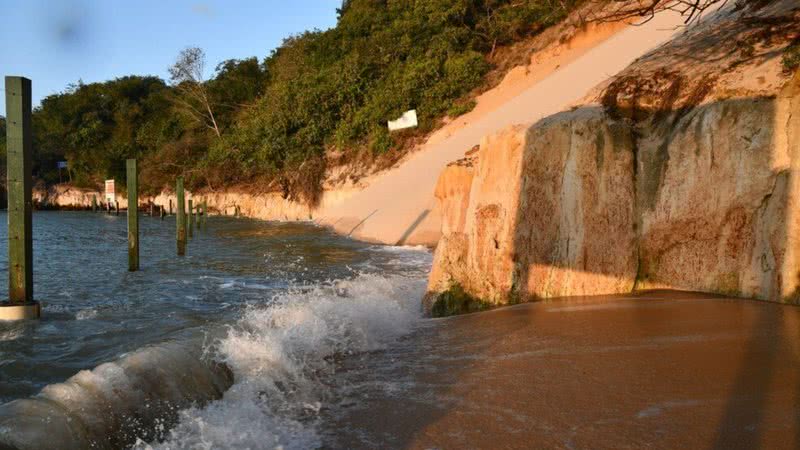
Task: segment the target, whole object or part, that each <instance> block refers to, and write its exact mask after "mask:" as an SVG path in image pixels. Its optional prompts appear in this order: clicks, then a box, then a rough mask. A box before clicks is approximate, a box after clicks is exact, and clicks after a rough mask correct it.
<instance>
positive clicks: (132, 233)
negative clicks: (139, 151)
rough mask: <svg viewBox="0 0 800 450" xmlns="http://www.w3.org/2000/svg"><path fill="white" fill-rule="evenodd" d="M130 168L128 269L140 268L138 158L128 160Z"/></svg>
mask: <svg viewBox="0 0 800 450" xmlns="http://www.w3.org/2000/svg"><path fill="white" fill-rule="evenodd" d="M127 169H128V173H127V176H128V270H129V271H131V272H136V271H137V270H139V192H138V189H139V182H138V173H137V171H136V160H135V159H129V160H128V161H127Z"/></svg>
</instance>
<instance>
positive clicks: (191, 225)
mask: <svg viewBox="0 0 800 450" xmlns="http://www.w3.org/2000/svg"><path fill="white" fill-rule="evenodd" d="M192 206H193V205H192V199H189V238H190V239H191V237H192V234H193V233H194V208H193V207H192Z"/></svg>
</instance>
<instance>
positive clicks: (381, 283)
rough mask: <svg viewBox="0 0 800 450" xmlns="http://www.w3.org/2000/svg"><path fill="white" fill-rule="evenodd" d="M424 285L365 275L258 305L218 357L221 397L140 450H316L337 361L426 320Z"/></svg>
mask: <svg viewBox="0 0 800 450" xmlns="http://www.w3.org/2000/svg"><path fill="white" fill-rule="evenodd" d="M424 289H425V280H424V278H423V277H418V276H410V277H409V276H400V275H395V276H381V275H375V274H359V275H357V276H355V277H354V278H352V279H347V280H339V281H333V282H329V283H324V284H322V285H317V286H304V287H296V288H293V289H290V290H289V291H287V292H285V293H282V294H279V295H277V296H276V297H275V298H274V299H273V300H272V302H270V304H269V305H268V306H260V307H249V308H247V309H246V310H245V311H244V313H243V315H242V317H241V319H240V320H239V321H238V322H237V323H236V324H235V325H234V326H232V327H230V329H229V330H228V331H227V333H226V335H225V336H224V337H222V338H221V339H219V340H218V341H217V342H216V343H215V344H214V345H213V347H212V349H211V351H212V352H213V354H214V355H215V357H216V358H217V359H219V360H220V361H222V362H224V363H225V364H226V365H227V366H228V367H229V368H230V369H231V370H232V372H233V374H234V379H235V382H234V384H233V386H232V387H231V388H230V389H229V390H228V391H227V392H226V393H225V394H224V396H223V397H222V399H220V400H217V401H214V402H212V403H210V404H209V405H207V406H205V407H193V408H188V409H185V410H183V411H181V412H180V414H179V421H178V424H177V426H175V427H174V428H173V429H172V430H171V431H169V433H168V434H167V436H166V439H164V440H163V441H162V442H151V443H146V442H144V440H140V441H139V442H138V444H137V447H139V448H148V449H149V448H165V449H166V448H169V449H172V448H272V447H283V448H309V447H315V446H318V445H319V444H320V443H321V442H320V438H319V436H318V434H317V420H318V419H317V414H318V413H319V411H320V410H321V409H322V408H325V407H326V405H327V404H329V402H330V399H329V398H328V397H329V389H328V388H327V387H326V383H330V382H333V380H332V377H331V375H332V374H333V371H334V369H335V364H334V363H335V360H336V358H339V357H342V356H346V355H348V354H352V353H358V352H367V351H371V350H376V349H380V348H383V347H384V346H386V345H387V344H389V343H391V342H392V341H393V340H395V339H397V338H398V337H400V336H402V335H403V334H405V333H407V332H409V331H410V330H411V329H412V327H413V326H414V324H415V323H416V321H417V320H418V318H419V316H420V312H419V310H420V307H419V301H420V298H421V297H422V295H423V293H424Z"/></svg>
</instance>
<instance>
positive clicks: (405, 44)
mask: <svg viewBox="0 0 800 450" xmlns="http://www.w3.org/2000/svg"><path fill="white" fill-rule="evenodd" d="M582 2H583V0H537V1H524V2H519V1H513V0H422V1H419V0H417V1H410V0H389V1H386V0H345V1H344V2H343V4H342V6H341V8H340V9H339V10H338V14H339V16H338V22H337V25H336V27H334V28H332V29H329V30H325V31H320V30H314V31H307V32H304V33H301V34H299V35H296V36H292V37H289V38H287V39H286V40H285V41H284V42H283V44H282V45H281V46H280V47H279V48H278V49H276V50H274V51H273V52H272V53H271V54H270V55H269V56H267V57H266V58H264V59H263V60H259V59H257V58H255V57H254V58H249V59H243V60H229V61H224V62H222V63H221V64H219V65H218V66H217V67H216V69H215V70H214V72H213V75H212V76H211V77H209V78H207V79H206V77H204V75H206V73H205V70H204V63H205V60H204V54H203V52H202V50H200V49H196V48H190V49H186V50H185V51H184V52H182V53H181V55H180V56H179V58H178V60H177V61H176V64H175V65H174V66H173V67H172V68H170V75H171V79H170V81H169V83H167V82H165V81H164V80H161V79H159V78H156V77H148V76H127V77H122V78H119V79H116V80H112V81H108V82H103V83H91V84H85V83H83V82H80V81H79V82H78V83H77V84H74V85H71V86H69V87H68V88H67V89H66V90H65V91H64V92H61V93H58V94H54V95H50V96H48V97H46V98H45V99H44V100H43V101H42V104H41V106H40V107H38V108H36V110H35V111H34V134H35V145H34V147H35V162H34V173H35V175H36V176H37V177H38V178H39V179H41V180H43V181H44V182H46V183H54V182H57V181H58V171H57V166H56V163H57V161H60V160H67V161H68V163H69V174H68V175H69V178H70V179H71V181H72V182H73V183H74V184H76V185H78V186H83V187H99V186H100V183H101V182H102V180H103V179H105V178H123V177H124V161H125V159H126V158H131V157H137V158H139V159H140V166H141V170H142V174H141V180H140V182H141V185H142V189H143V190H144V191H145V193H147V192H156V191H159V190H161V189H162V188H164V187H167V186H171V185H172V184H173V182H174V178H175V176H176V175H179V174H182V175H184V176H185V177H186V183H187V185H188V187H189V188H191V189H198V188H210V189H217V188H220V187H226V186H234V185H239V186H243V185H246V184H253V183H254V182H257V184H258V185H259V186H261V187H262V188H263V189H271V190H276V191H281V192H283V194H284V195H285V196H286V197H290V198H296V199H302V200H305V201H311V202H313V200H314V198H315V196H316V192H318V188H319V184H320V180H321V178H322V177H323V174H324V173H325V164H326V161H327V160H328V158H326V155H330V154H337V155H340V156H341V157H340V160H342V161H348V160H350V161H352V160H358V161H365V162H370V161H374V160H375V159H376V158H381V155H385V154H391V155H397V154H398V153H399V152H400V151H401V150H403V149H404V148H406V147H407V146H406V143H407V142H409V141H410V140H413V139H414V138H418V137H419V136H421V135H423V134H424V133H427V132H428V131H430V130H431V129H433V128H434V127H435V126H436V124H437V123H438V122H439V119H441V118H442V117H444V115H446V114H448V113H449V114H461V113H463V112H466V111H468V110H469V109H470V108H471V106H472V104H471V103H469V101H468V99H467V98H466V97H465V95H466V94H467V93H468V92H470V91H471V90H472V89H474V88H476V87H477V86H479V85H480V84H481V83H482V82H483V77H484V75H485V74H486V73H487V71H488V70H489V69H490V67H491V65H492V60H491V56H492V55H493V54H494V53H495V52H496V50H497V48H498V47H500V46H504V45H507V44H510V43H513V42H515V41H517V40H520V39H522V38H524V37H526V36H530V35H533V34H535V33H537V32H539V31H541V30H542V29H544V28H545V27H547V26H550V25H552V24H555V23H557V22H558V21H560V20H562V19H563V18H564V17H565V16H566V14H568V13H569V12H570V10H572V9H574V8H575V7H576V6H577V5H578V4H580V3H582ZM411 108H415V109H416V110H417V113H418V117H419V122H420V126H419V128H418V129H416V130H413V131H405V132H400V133H396V134H391V135H390V134H389V133H388V131H387V130H386V121H387V120H390V119H393V118H395V117H397V116H399V115H400V114H401V113H402V112H403V111H405V110H407V109H411Z"/></svg>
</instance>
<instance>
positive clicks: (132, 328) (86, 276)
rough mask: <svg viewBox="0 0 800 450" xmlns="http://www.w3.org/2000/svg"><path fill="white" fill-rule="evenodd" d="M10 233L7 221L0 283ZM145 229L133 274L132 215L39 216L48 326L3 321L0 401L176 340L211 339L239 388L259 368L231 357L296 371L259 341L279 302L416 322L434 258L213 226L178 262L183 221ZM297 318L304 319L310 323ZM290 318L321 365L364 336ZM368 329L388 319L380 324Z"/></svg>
mask: <svg viewBox="0 0 800 450" xmlns="http://www.w3.org/2000/svg"><path fill="white" fill-rule="evenodd" d="M6 223H7V220H6V217H5V213H2V215H0V269H2V271H3V273H7V264H8V263H7V247H6V246H7V228H6ZM140 230H141V244H140V245H141V257H140V258H141V270H140V271H139V272H135V273H129V272H128V271H127V253H126V252H127V246H126V239H127V235H126V218H125V215H124V214H122V215H120V216H115V215H107V214H105V213H90V212H35V213H34V215H33V233H34V296H35V298H36V299H37V300H39V301H40V302H41V303H42V305H43V311H42V319H41V320H39V321H31V322H25V323H0V400H2V401H8V400H11V399H15V398H21V397H27V396H30V395H32V394H35V393H37V392H39V391H40V390H41V389H42V388H43V387H44V386H46V385H48V384H52V383H58V382H63V381H64V380H66V379H67V378H69V377H70V376H72V375H75V374H76V373H77V372H79V371H80V370H85V369H92V368H93V367H95V366H97V365H98V364H101V363H103V362H108V361H113V360H115V359H117V358H119V357H121V356H123V355H125V354H127V353H129V352H133V351H135V350H136V349H139V348H141V347H143V346H147V345H158V344H161V343H164V342H169V341H179V340H180V341H182V340H205V344H204V345H205V346H206V347H207V348H208V349H209V351H211V352H213V353H214V355H215V356H216V357H218V358H220V359H223V360H229V361H228V362H229V364H231V363H232V365H233V366H234V367H233V369H234V376H236V377H237V382H238V381H240V380H242V379H245V378H246V376H245V375H243V374H244V372H243V371H246V370H249V369H246V368H244V367H243V366H242V365H243V364H244V365H246V363H245V362H241V361H238V362H237V361H235V359H236V357H235V355H240V356H241V357H243V358H249V361H251V362H252V361H255V360H256V359H258V358H259V356H258V354H259V352H261V353H263V352H273V355H278V356H277V357H279V358H283V359H284V360H286V361H292V358H294V357H296V356H297V355H293V354H290V353H280V352H281V351H283V349H281V348H278V346H280V345H283V344H281V341H280V339H278V338H277V337H275V338H274V339H273V341H274V342H272V341H270V342H268V341H266V340H264V339H265V338H264V336H259V335H258V333H261V334H262V335H263V334H265V333H266V334H269V333H271V330H273V329H280V324H276V323H275V318H274V317H271V318H265V317H264V316H265V314H267V315H268V313H266V312H265V311H269V310H270V305H276V304H280V305H283V306H281V307H280V308H279V309H281V310H283V311H286V310H287V309H290V307H291V305H292V304H294V303H304V304H309V302H310V301H316V302H317V304H316V306H314V307H313V308H317V309H318V310H320V311H322V310H323V309H324V308H328V307H329V308H331V309H336V308H338V307H337V306H334V304H336V303H337V302H340V301H348V299H349V298H350V297H352V296H353V295H356V294H357V295H358V296H359V298H353V299H352V301H354V302H362V303H363V302H367V303H369V302H370V301H372V302H374V303H376V304H380V303H381V302H382V301H383V300H384V298H383V297H381V296H391V295H400V296H405V295H408V299H406V298H402V299H400V298H398V299H394V300H393V301H395V300H396V301H399V302H409V304H408V305H407V307H408V308H409V309H408V310H407V311H406V310H405V309H404V311H405V312H404V313H403V314H408V315H409V317H412V316H413V317H416V316H418V313H417V309H418V308H417V306H418V304H419V303H418V301H419V298H418V295H419V294H420V292H421V287H422V286H423V285H424V278H425V274H426V271H427V268H428V267H429V264H430V254H429V252H428V251H426V250H422V249H408V250H407V249H398V248H392V247H379V246H373V245H369V244H364V243H359V242H356V241H353V240H350V239H347V238H343V237H340V236H337V235H334V234H332V233H330V232H329V231H327V230H325V229H322V228H319V227H316V226H313V225H310V224H303V223H289V224H277V223H267V222H260V221H253V220H247V219H233V218H226V217H210V218H209V220H208V225H207V228H206V229H204V230H195V233H194V238H193V239H192V240H191V241H190V242H189V244H188V247H187V255H186V256H185V257H178V256H176V252H175V222H174V217H167V218H166V219H165V220H160V219H158V218H151V217H147V216H143V217H141V218H140ZM7 289H8V287H7V283H5V282H3V283H0V297H2V298H5V297H7ZM370 295H371V296H372V297H371V300H369V299H368V300H365V298H367V297H370ZM348 296H349V297H348ZM412 296H417V298H413V299H412V298H411V297H412ZM341 299H344V300H341ZM325 302H328V303H331V305H327V306H325V305H322V304H323V303H325ZM412 303H414V304H415V305H416V306H412ZM320 305H322V306H320ZM404 305H405V303H404ZM313 308H312V309H313ZM403 308H406V306H404V307H403ZM301 309H302V308H299V309H298V311H299V312H298V311H295V314H299V315H302V314H304V313H303V312H302V311H300V310H301ZM379 309H380V308H379ZM374 312H375V314H377V315H378V316H380V315H381V314H383V313H384V312H383V311H374ZM330 314H333V313H332V312H330ZM390 316H391V314H390ZM306 319H307V320H309V323H307V324H306V325H303V323H304V322H303V320H306ZM293 320H294V321H295V322H294V326H292V327H289V328H292V329H293V330H294V331H291V332H290V333H296V334H297V336H295V337H296V338H297V339H307V337H308V336H307V333H312V332H316V333H317V335H315V337H314V339H317V341H314V342H313V345H316V346H317V348H306V349H305V350H303V351H306V352H308V353H309V354H310V353H311V352H316V351H317V350H319V351H320V352H321V353H319V355H320V356H319V357H320V358H322V357H325V356H328V355H326V354H323V353H325V352H328V353H330V351H339V350H342V349H340V348H331V349H323V348H319V346H320V345H323V344H325V343H326V342H327V343H330V342H331V340H332V339H334V338H332V337H331V336H334V337H335V336H338V335H336V333H340V334H341V336H338V337H335V338H336V339H341V341H342V342H343V343H344V342H345V341H346V343H344V344H343V345H349V342H350V341H352V340H354V339H355V340H358V339H360V338H354V337H353V336H351V335H350V333H352V332H353V331H352V330H349V329H348V330H346V329H345V328H347V326H348V324H346V323H345V322H346V320H345V321H342V320H340V321H339V322H337V323H336V324H333V325H332V326H339V327H342V329H341V330H339V331H337V330H326V329H321V328H320V327H319V326H317V325H319V324H315V323H314V320H312V319H311V318H308V317H306V318H303V317H299V316H298V317H294V318H293ZM318 320H322V321H324V320H326V318H320V319H318ZM364 320H366V321H372V320H375V321H376V323H380V317H376V318H368V317H365V318H364ZM259 321H266V322H259ZM303 326H305V328H303ZM315 326H317V327H316V328H315ZM369 326H370V325H364V326H363V327H369ZM254 327H255V328H254ZM259 327H261V328H259ZM287 327H288V325H287ZM363 327H362V328H363ZM357 328H358V327H357ZM287 329H288V328H286V327H284V329H283V332H289V331H286V330H287ZM254 330H255V331H254ZM356 332H357V333H362V334H364V333H365V332H364V330H363V329H361V331H356ZM304 333H305V334H304ZM381 333H382V331H381ZM362 337H364V338H366V335H364V336H362ZM309 339H310V338H309ZM376 339H377V338H376ZM284 344H285V343H284ZM292 345H294V344H292ZM298 345H299V344H298ZM309 345H312V343H310V342H309ZM334 347H335V345H334ZM328 350H330V351H328ZM245 353H246V355H245ZM303 357H304V358H306V359H308V358H311V357H312V356H309V355H305V356H303ZM254 358H255V359H254ZM267 363H268V361H263V360H262V361H258V362H256V364H257V365H258V364H262V365H263V364H267ZM237 364H238V366H237ZM293 364H295V365H297V366H298V367H300V366H302V365H303V364H304V363H303V361H300V360H296V361H294V362H293ZM240 366H241V367H240ZM237 370H238V371H239V372H237ZM276 370H278V369H276ZM279 370H282V371H285V370H286V368H285V366H283V368H281V369H279ZM298 370H301V371H302V370H304V369H298ZM253 376H254V377H256V378H257V377H258V374H254V375H253ZM298 376H299V375H298ZM270 380H273V379H270ZM273 381H274V380H273Z"/></svg>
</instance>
